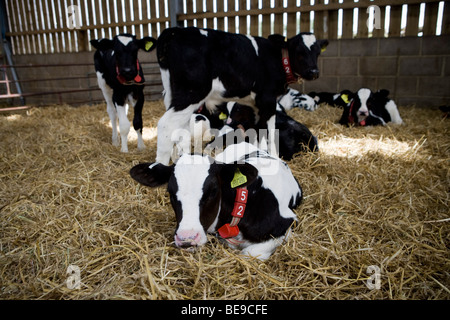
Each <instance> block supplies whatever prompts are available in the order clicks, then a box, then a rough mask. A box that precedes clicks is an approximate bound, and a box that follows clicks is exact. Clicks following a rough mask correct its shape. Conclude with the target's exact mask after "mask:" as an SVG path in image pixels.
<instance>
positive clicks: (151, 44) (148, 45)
mask: <svg viewBox="0 0 450 320" xmlns="http://www.w3.org/2000/svg"><path fill="white" fill-rule="evenodd" d="M151 47H153V42H151V41H147V42H146V43H145V51H148V50H150V48H151Z"/></svg>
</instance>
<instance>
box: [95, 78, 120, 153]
mask: <svg viewBox="0 0 450 320" xmlns="http://www.w3.org/2000/svg"><path fill="white" fill-rule="evenodd" d="M97 81H98V86H99V87H100V89H101V90H102V93H103V97H104V98H105V101H106V111H107V112H108V115H109V120H110V121H111V127H112V144H113V145H114V146H116V147H117V146H119V136H118V132H117V112H116V108H115V107H114V103H113V89H112V88H111V87H110V86H108V85H107V84H106V81H105V79H103V74H102V73H101V72H99V71H97Z"/></svg>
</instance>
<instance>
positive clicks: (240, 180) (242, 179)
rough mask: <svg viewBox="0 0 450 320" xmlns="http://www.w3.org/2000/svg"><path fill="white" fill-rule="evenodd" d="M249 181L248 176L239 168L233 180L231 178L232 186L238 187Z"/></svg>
mask: <svg viewBox="0 0 450 320" xmlns="http://www.w3.org/2000/svg"><path fill="white" fill-rule="evenodd" d="M246 182H247V177H246V176H244V175H243V174H242V173H241V171H240V170H239V169H236V171H235V172H234V177H233V180H231V187H232V188H236V187H238V186H240V185H243V184H244V183H246Z"/></svg>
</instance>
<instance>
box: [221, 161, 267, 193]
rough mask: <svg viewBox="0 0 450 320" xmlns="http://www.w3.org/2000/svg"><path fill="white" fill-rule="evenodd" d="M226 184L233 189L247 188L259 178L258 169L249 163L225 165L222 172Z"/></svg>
mask: <svg viewBox="0 0 450 320" xmlns="http://www.w3.org/2000/svg"><path fill="white" fill-rule="evenodd" d="M221 177H222V181H224V183H226V184H229V185H230V186H231V187H232V188H236V187H241V188H242V187H245V186H248V185H250V184H252V183H253V181H255V180H256V178H257V177H258V169H256V168H255V167H254V166H252V165H251V164H248V163H243V164H224V165H223V167H222V170H221Z"/></svg>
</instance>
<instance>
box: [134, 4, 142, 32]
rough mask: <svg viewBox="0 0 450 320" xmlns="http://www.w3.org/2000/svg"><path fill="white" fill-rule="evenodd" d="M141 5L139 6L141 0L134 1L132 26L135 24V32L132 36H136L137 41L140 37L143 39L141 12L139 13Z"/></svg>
mask: <svg viewBox="0 0 450 320" xmlns="http://www.w3.org/2000/svg"><path fill="white" fill-rule="evenodd" d="M141 7H142V4H141V0H135V1H134V2H133V16H134V24H135V32H134V34H135V35H136V38H137V39H142V37H144V35H143V34H142V30H141V29H142V28H141V27H142V24H141V20H142V18H141V17H142V12H141V9H140V8H141Z"/></svg>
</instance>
